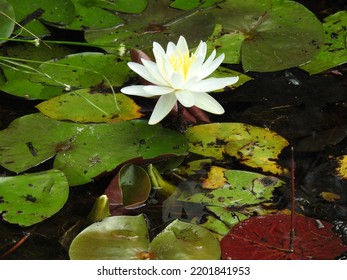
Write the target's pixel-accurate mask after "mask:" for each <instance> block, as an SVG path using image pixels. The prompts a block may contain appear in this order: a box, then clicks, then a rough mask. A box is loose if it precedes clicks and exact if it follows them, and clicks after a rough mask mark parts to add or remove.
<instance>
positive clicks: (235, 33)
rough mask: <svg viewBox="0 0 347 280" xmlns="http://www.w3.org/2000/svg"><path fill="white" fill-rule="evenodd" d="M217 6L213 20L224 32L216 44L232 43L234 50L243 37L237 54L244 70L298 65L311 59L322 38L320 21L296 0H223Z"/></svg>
mask: <svg viewBox="0 0 347 280" xmlns="http://www.w3.org/2000/svg"><path fill="white" fill-rule="evenodd" d="M218 6H219V8H218V9H215V10H214V11H213V12H214V15H215V17H216V21H217V23H220V24H222V25H223V34H228V35H225V36H226V37H223V38H221V39H219V40H218V41H217V44H222V45H223V48H228V47H229V48H232V47H234V48H235V47H236V49H235V52H237V51H238V50H240V49H239V45H240V41H241V40H242V39H244V40H243V42H242V46H241V50H240V54H241V61H242V65H243V68H244V70H245V71H258V72H269V71H278V70H282V69H287V68H290V67H295V66H298V65H301V64H303V63H305V62H308V61H309V60H311V59H312V58H313V57H314V56H315V55H316V54H317V53H318V52H319V49H320V47H321V46H322V44H323V42H324V30H323V27H322V24H321V23H320V21H319V20H318V19H317V18H316V16H315V15H314V14H313V13H312V12H310V11H309V10H308V9H306V8H305V7H304V6H303V5H301V4H299V3H297V2H294V1H286V0H284V1H283V0H276V1H272V0H261V1H259V0H245V1H237V0H227V1H225V2H223V3H221V4H219V5H218ZM229 34H231V35H229ZM220 51H221V52H222V51H223V49H221V50H220ZM228 60H229V61H235V58H231V59H228V58H227V59H226V61H228Z"/></svg>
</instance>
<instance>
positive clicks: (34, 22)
mask: <svg viewBox="0 0 347 280" xmlns="http://www.w3.org/2000/svg"><path fill="white" fill-rule="evenodd" d="M8 1H9V2H10V3H11V4H12V5H13V8H14V10H15V15H16V21H17V22H22V21H23V20H24V27H25V28H26V29H27V30H29V31H30V33H28V32H26V31H25V30H20V32H19V34H20V35H21V36H30V37H33V34H35V36H44V35H48V34H49V33H50V32H49V30H48V29H47V28H46V27H45V26H44V25H43V24H42V23H41V20H42V21H44V22H47V23H50V24H55V25H58V26H64V25H66V24H68V23H70V22H71V21H72V20H73V19H74V16H75V6H74V5H73V3H72V2H71V1H70V0H60V1H56V0H31V1H24V2H23V1H21V0H8Z"/></svg>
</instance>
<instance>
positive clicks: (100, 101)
mask: <svg viewBox="0 0 347 280" xmlns="http://www.w3.org/2000/svg"><path fill="white" fill-rule="evenodd" d="M36 108H38V109H39V110H40V112H42V113H43V114H45V115H46V116H48V117H50V118H53V119H57V120H71V121H74V122H79V123H86V122H94V123H98V122H109V123H112V122H119V121H124V120H132V119H137V118H140V117H141V116H142V114H141V113H140V107H139V106H138V105H136V103H135V102H134V101H133V100H132V99H131V98H130V97H128V96H126V95H124V94H121V93H118V94H112V93H102V94H101V93H91V92H90V90H89V89H80V90H75V91H72V92H69V93H66V94H63V95H60V96H57V97H55V98H52V99H50V100H47V101H44V102H42V103H40V104H38V105H37V106H36Z"/></svg>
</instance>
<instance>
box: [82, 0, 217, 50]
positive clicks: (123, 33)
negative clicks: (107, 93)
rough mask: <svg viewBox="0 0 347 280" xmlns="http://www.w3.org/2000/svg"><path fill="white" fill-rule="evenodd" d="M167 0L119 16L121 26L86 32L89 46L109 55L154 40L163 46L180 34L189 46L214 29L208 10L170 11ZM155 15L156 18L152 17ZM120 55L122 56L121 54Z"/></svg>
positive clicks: (195, 43)
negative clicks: (141, 10)
mask: <svg viewBox="0 0 347 280" xmlns="http://www.w3.org/2000/svg"><path fill="white" fill-rule="evenodd" d="M171 3H172V2H171V1H170V0H161V1H153V0H149V1H148V5H147V7H146V9H145V10H144V11H143V12H142V13H141V14H140V15H137V16H134V15H121V17H122V19H123V20H124V22H125V23H124V24H122V25H119V26H115V27H113V28H107V29H104V30H86V32H85V39H86V41H87V42H88V43H91V44H97V45H100V46H104V47H103V49H105V50H106V51H108V52H110V53H118V52H119V51H120V50H124V48H125V49H141V50H143V49H146V48H149V47H151V46H152V44H153V42H154V41H156V42H158V43H160V44H162V45H165V44H166V43H167V42H169V41H177V40H178V38H179V36H180V35H183V36H184V37H185V38H186V39H187V41H188V43H189V46H190V47H194V46H197V45H198V44H199V42H200V40H204V39H207V37H208V36H209V35H210V34H211V33H212V31H213V28H214V24H215V21H214V18H213V16H212V15H211V12H210V11H209V10H208V9H207V10H204V9H201V10H191V11H180V10H177V9H173V8H170V7H169V6H170V4H171ZM153 15H155V17H153ZM122 53H124V52H123V51H122Z"/></svg>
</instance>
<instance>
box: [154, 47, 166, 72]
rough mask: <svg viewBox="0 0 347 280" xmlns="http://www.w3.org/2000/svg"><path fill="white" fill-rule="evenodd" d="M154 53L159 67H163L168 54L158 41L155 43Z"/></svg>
mask: <svg viewBox="0 0 347 280" xmlns="http://www.w3.org/2000/svg"><path fill="white" fill-rule="evenodd" d="M153 55H154V58H155V62H156V64H157V65H158V68H159V69H161V68H162V67H163V58H164V57H165V56H166V54H165V50H164V49H163V48H162V46H161V45H159V44H158V43H157V42H154V43H153Z"/></svg>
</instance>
